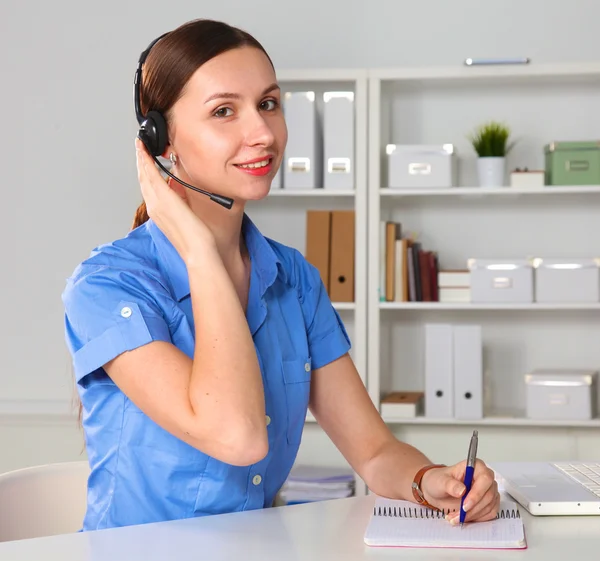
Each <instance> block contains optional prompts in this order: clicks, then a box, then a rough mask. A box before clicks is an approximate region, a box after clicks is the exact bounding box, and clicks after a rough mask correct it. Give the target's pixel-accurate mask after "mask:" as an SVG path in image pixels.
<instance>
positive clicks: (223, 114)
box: [214, 107, 231, 117]
mask: <svg viewBox="0 0 600 561" xmlns="http://www.w3.org/2000/svg"><path fill="white" fill-rule="evenodd" d="M227 111H231V108H230V107H221V108H220V109H217V110H216V111H215V112H214V116H215V117H229V116H230V115H231V113H227Z"/></svg>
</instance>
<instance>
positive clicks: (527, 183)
mask: <svg viewBox="0 0 600 561" xmlns="http://www.w3.org/2000/svg"><path fill="white" fill-rule="evenodd" d="M545 181H546V177H545V172H544V170H531V171H529V170H527V169H525V170H521V169H516V170H514V171H512V172H511V173H510V186H511V187H516V188H518V189H541V188H542V187H544V182H545Z"/></svg>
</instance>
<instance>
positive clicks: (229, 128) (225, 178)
mask: <svg viewBox="0 0 600 561" xmlns="http://www.w3.org/2000/svg"><path fill="white" fill-rule="evenodd" d="M171 124H172V128H171V129H170V131H169V138H170V140H171V144H170V146H168V147H167V151H166V154H167V156H168V155H169V153H170V152H174V153H175V154H176V155H177V160H178V162H177V167H176V171H177V174H178V177H180V179H183V180H184V181H187V182H188V183H191V184H192V185H195V186H197V187H200V188H202V189H205V190H207V191H209V192H216V193H219V194H222V195H225V196H229V197H231V198H233V199H238V200H242V201H247V200H254V199H260V198H262V197H265V196H266V195H267V194H268V193H269V189H270V187H271V181H272V180H273V177H274V176H275V173H276V172H277V169H278V168H279V165H280V164H281V160H282V158H283V152H284V149H285V145H286V142H287V128H286V124H285V120H284V117H283V112H282V108H281V93H280V90H279V87H278V86H277V80H276V77H275V72H274V70H273V68H272V66H271V63H270V62H269V60H268V58H267V57H266V56H265V54H264V53H263V52H262V51H260V50H259V49H255V48H251V47H244V48H238V49H234V50H231V51H227V52H225V53H222V54H220V55H218V56H216V57H215V58H213V59H211V60H209V61H208V62H206V63H205V64H203V65H202V66H201V67H200V68H199V69H198V70H197V71H196V72H195V73H194V74H193V75H192V77H191V78H190V80H189V82H188V84H187V86H186V88H185V89H184V92H183V96H182V97H181V98H180V99H179V100H178V101H177V102H176V103H175V105H174V106H173V109H172V119H171ZM188 196H189V194H188Z"/></svg>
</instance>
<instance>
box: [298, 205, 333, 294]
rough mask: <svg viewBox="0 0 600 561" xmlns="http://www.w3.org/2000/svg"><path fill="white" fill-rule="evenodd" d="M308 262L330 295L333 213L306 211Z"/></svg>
mask: <svg viewBox="0 0 600 561" xmlns="http://www.w3.org/2000/svg"><path fill="white" fill-rule="evenodd" d="M304 256H305V257H306V260H307V261H308V262H309V263H310V264H311V265H314V266H315V267H316V268H317V269H318V270H319V274H320V275H321V280H322V281H323V284H324V285H325V288H326V289H327V292H328V293H329V262H330V259H331V211H329V210H307V211H306V250H305V252H304Z"/></svg>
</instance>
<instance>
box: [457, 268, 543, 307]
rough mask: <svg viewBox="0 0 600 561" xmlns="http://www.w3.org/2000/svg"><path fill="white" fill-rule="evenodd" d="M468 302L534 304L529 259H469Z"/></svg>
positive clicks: (531, 270) (531, 269) (531, 271)
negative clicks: (469, 285)
mask: <svg viewBox="0 0 600 561" xmlns="http://www.w3.org/2000/svg"><path fill="white" fill-rule="evenodd" d="M468 266H469V270H470V272H471V302H473V303H475V302H477V303H502V304H510V303H514V304H519V303H531V302H533V262H532V260H530V259H469V260H468Z"/></svg>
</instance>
